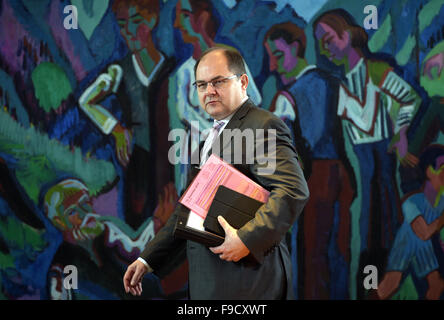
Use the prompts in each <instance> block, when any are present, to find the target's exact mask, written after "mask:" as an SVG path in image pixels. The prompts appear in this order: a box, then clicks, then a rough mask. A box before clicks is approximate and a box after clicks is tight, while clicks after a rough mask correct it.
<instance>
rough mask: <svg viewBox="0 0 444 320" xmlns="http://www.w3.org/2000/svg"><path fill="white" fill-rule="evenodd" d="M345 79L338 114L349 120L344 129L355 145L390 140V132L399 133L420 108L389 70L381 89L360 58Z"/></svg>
mask: <svg viewBox="0 0 444 320" xmlns="http://www.w3.org/2000/svg"><path fill="white" fill-rule="evenodd" d="M345 78H346V81H345V83H341V85H340V88H339V102H338V109H337V114H338V115H339V116H341V117H343V118H345V119H346V120H347V121H345V127H346V130H347V131H348V134H349V135H350V138H351V140H352V142H353V144H361V143H371V142H377V141H381V140H384V139H387V138H389V136H390V133H391V132H394V133H395V134H396V133H398V132H399V130H400V129H401V128H402V127H404V126H408V125H409V124H410V122H411V120H412V118H413V116H414V113H415V111H416V110H417V107H418V100H417V99H416V97H417V96H416V93H415V91H414V90H413V89H412V88H411V86H410V85H409V84H408V83H407V82H406V81H404V80H403V79H402V78H400V77H399V76H398V75H397V74H396V73H394V72H393V71H389V72H388V73H387V75H386V76H385V79H383V82H382V85H381V87H378V85H376V84H374V83H373V80H372V79H371V77H370V76H369V71H368V66H367V63H366V62H365V60H364V59H363V58H361V60H360V61H359V62H358V64H357V65H356V66H355V67H354V68H353V69H352V70H350V72H348V73H347V74H346V75H345ZM395 104H396V106H395ZM390 118H391V119H392V121H391V122H389V121H388V120H389V119H390Z"/></svg>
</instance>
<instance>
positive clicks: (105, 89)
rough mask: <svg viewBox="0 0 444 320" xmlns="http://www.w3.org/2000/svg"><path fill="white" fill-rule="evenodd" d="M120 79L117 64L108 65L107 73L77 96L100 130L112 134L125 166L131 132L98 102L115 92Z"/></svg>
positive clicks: (117, 152) (119, 69)
mask: <svg viewBox="0 0 444 320" xmlns="http://www.w3.org/2000/svg"><path fill="white" fill-rule="evenodd" d="M121 79H122V68H121V67H120V66H119V65H111V66H109V67H108V73H102V74H101V75H99V76H98V77H97V79H96V80H95V81H94V82H93V83H92V84H91V85H90V86H89V87H88V88H87V89H86V90H85V91H84V92H83V94H82V95H81V96H80V98H79V105H80V108H81V109H82V110H83V111H84V112H85V114H86V115H87V116H88V118H89V119H90V120H91V121H92V122H93V123H94V124H95V125H96V126H97V127H98V128H99V129H100V131H102V132H103V133H104V134H106V135H109V134H110V133H111V134H112V135H113V137H114V139H115V141H116V155H117V158H118V160H119V162H120V163H121V164H122V165H123V166H126V165H127V164H128V162H129V155H130V153H131V150H130V146H131V139H132V133H131V131H129V130H128V129H126V128H124V127H123V126H122V125H121V124H120V122H119V121H118V120H117V119H116V118H115V117H114V116H113V115H112V114H111V113H110V112H109V111H108V110H106V109H105V108H104V107H103V106H101V105H100V104H99V102H100V100H102V99H104V98H105V97H107V96H108V95H110V94H113V93H116V92H117V89H118V87H119V85H120V81H121Z"/></svg>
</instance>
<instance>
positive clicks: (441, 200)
mask: <svg viewBox="0 0 444 320" xmlns="http://www.w3.org/2000/svg"><path fill="white" fill-rule="evenodd" d="M420 159H421V160H420V163H419V167H420V169H421V171H422V173H423V174H424V175H425V179H426V180H425V183H424V186H423V188H422V190H420V191H419V192H416V193H414V194H412V195H410V196H409V197H408V198H406V199H405V201H404V203H403V205H402V212H403V215H404V222H403V223H402V225H401V227H400V228H399V230H398V233H397V234H396V238H395V241H394V243H393V247H392V249H391V250H390V255H389V259H388V265H387V268H386V270H387V273H386V274H385V276H384V278H383V280H382V282H381V283H380V284H379V286H378V290H377V292H378V295H379V297H380V298H381V299H388V298H390V297H391V296H392V295H393V294H394V293H395V292H396V291H397V289H398V288H399V285H400V283H401V281H402V279H403V276H405V271H406V270H407V268H408V267H409V266H412V268H413V271H414V273H415V274H416V276H417V277H418V278H424V277H425V279H426V280H427V283H428V290H427V292H426V295H425V298H426V299H430V300H434V299H439V298H440V296H441V294H442V293H443V292H444V279H443V278H442V277H441V275H440V273H439V271H438V268H439V263H438V260H437V258H436V255H435V251H434V250H435V249H434V246H433V244H432V237H433V236H434V235H435V234H437V233H439V232H440V231H441V229H442V228H443V226H444V147H443V146H442V145H431V146H429V147H428V148H427V149H426V150H425V151H424V153H423V154H422V155H421V157H420ZM440 249H441V250H444V248H442V247H441V248H440Z"/></svg>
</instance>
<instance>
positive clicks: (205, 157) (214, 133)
mask: <svg viewBox="0 0 444 320" xmlns="http://www.w3.org/2000/svg"><path fill="white" fill-rule="evenodd" d="M223 125H224V122H223V121H218V120H215V121H214V123H213V129H211V135H212V139H211V143H209V144H207V141H205V145H204V150H202V151H203V154H202V158H203V159H202V161H201V163H200V164H201V166H202V165H203V164H204V163H205V162H207V160H208V158H209V157H210V155H211V147H212V146H213V143H214V142H215V141H216V139H217V137H218V136H219V131H220V129H221V128H222V126H223Z"/></svg>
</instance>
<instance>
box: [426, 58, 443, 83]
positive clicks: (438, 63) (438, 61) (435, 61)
mask: <svg viewBox="0 0 444 320" xmlns="http://www.w3.org/2000/svg"><path fill="white" fill-rule="evenodd" d="M435 67H437V68H438V70H437V74H436V78H439V76H440V75H441V71H442V68H443V67H444V52H440V53H438V54H435V55H434V56H433V57H431V58H430V59H428V60H427V61H426V62H425V63H424V70H423V71H422V74H423V75H427V76H428V77H429V78H430V80H433V78H434V77H433V75H432V69H433V68H435Z"/></svg>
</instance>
